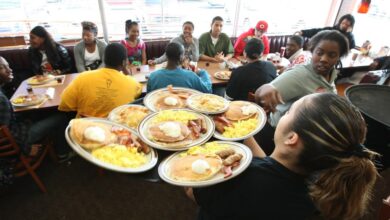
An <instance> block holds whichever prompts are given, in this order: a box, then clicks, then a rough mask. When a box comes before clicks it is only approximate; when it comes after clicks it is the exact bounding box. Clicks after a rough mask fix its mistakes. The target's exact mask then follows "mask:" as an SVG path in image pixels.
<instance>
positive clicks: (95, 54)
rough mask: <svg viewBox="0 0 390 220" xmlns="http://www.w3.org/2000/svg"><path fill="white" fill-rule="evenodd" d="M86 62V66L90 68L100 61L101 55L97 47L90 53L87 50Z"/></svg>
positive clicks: (85, 54)
mask: <svg viewBox="0 0 390 220" xmlns="http://www.w3.org/2000/svg"><path fill="white" fill-rule="evenodd" d="M84 60H85V65H86V66H88V65H90V64H92V63H93V62H95V61H96V60H100V55H99V49H98V47H97V46H95V51H94V52H92V53H90V52H88V50H87V49H85V53H84Z"/></svg>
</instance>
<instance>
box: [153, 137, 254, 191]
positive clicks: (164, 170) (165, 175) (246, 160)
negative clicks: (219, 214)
mask: <svg viewBox="0 0 390 220" xmlns="http://www.w3.org/2000/svg"><path fill="white" fill-rule="evenodd" d="M217 142H218V143H220V144H227V145H229V146H231V147H232V148H233V149H234V150H235V151H236V153H241V154H242V155H243V157H242V159H241V161H240V165H239V166H238V167H235V168H233V170H232V171H233V173H232V175H231V176H229V177H227V178H225V177H224V175H225V174H223V173H222V172H219V173H217V174H216V175H215V176H213V177H212V178H210V179H208V180H202V181H179V180H176V179H174V178H172V177H170V176H169V173H170V165H171V163H172V161H174V160H175V159H176V157H178V156H179V155H180V154H181V153H183V152H177V153H175V154H173V155H171V156H169V157H168V158H166V159H165V160H163V161H162V162H161V163H160V165H159V167H158V174H159V175H160V177H161V179H163V180H164V181H165V182H167V183H170V184H173V185H177V186H187V187H204V186H210V185H215V184H217V183H221V182H224V181H227V180H230V179H232V178H234V177H236V176H238V175H239V174H240V173H242V172H243V171H244V170H245V169H246V168H247V167H248V166H249V164H250V163H251V161H252V151H251V150H250V149H249V148H248V147H247V146H245V145H243V144H240V143H236V142H228V141H217Z"/></svg>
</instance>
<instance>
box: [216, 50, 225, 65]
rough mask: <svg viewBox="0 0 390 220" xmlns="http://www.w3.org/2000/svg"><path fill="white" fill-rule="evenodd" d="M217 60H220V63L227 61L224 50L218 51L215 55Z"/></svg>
mask: <svg viewBox="0 0 390 220" xmlns="http://www.w3.org/2000/svg"><path fill="white" fill-rule="evenodd" d="M214 58H215V60H216V61H217V62H218V63H222V62H225V59H224V58H225V56H224V54H223V52H219V53H217V54H216V55H215V56H214Z"/></svg>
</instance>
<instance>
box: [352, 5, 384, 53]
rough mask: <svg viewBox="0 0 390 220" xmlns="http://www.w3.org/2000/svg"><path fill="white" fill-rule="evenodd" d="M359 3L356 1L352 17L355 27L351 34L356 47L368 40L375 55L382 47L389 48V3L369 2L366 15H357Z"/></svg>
mask: <svg viewBox="0 0 390 220" xmlns="http://www.w3.org/2000/svg"><path fill="white" fill-rule="evenodd" d="M358 3H360V1H357V3H356V5H355V10H354V12H355V13H353V15H354V16H355V27H354V30H353V34H354V36H355V41H356V45H357V46H362V45H363V42H364V41H366V40H369V41H370V42H371V43H372V52H373V53H374V54H375V53H376V52H378V51H379V49H380V48H381V47H383V46H388V47H390V29H389V28H388V27H390V11H389V10H388V9H389V8H390V1H388V0H375V1H371V5H370V8H369V10H368V13H367V14H359V13H357V8H358V6H359V4H358Z"/></svg>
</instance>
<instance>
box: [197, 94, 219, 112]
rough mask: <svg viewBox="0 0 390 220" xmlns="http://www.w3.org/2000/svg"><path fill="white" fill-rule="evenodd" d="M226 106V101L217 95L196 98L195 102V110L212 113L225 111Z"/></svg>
mask: <svg viewBox="0 0 390 220" xmlns="http://www.w3.org/2000/svg"><path fill="white" fill-rule="evenodd" d="M225 104H226V102H225V99H224V98H222V97H220V96H216V95H199V96H198V97H195V98H194V101H193V105H194V107H195V108H197V109H200V110H203V111H210V112H216V111H219V110H221V109H223V108H224V107H225Z"/></svg>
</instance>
